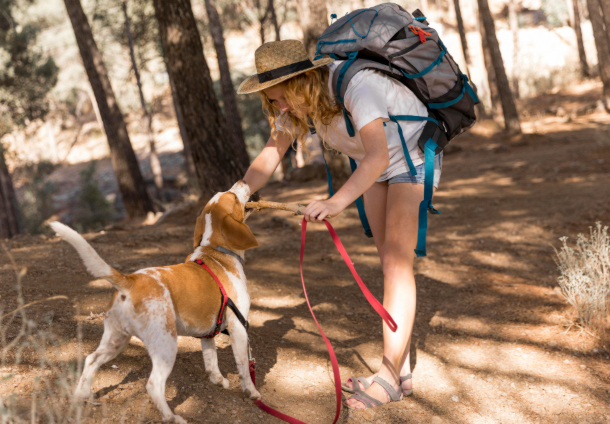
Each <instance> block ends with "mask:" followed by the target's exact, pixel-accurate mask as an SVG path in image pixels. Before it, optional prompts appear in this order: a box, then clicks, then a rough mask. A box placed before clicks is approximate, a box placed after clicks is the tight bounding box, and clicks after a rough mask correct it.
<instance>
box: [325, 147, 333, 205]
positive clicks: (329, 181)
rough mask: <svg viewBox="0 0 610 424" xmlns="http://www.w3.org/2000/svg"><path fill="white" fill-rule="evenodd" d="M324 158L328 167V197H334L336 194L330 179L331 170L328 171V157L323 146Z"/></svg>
mask: <svg viewBox="0 0 610 424" xmlns="http://www.w3.org/2000/svg"><path fill="white" fill-rule="evenodd" d="M322 158H323V159H324V166H326V178H327V179H328V195H329V197H333V196H334V195H335V192H334V191H333V182H332V180H331V178H330V169H328V162H326V156H324V146H322Z"/></svg>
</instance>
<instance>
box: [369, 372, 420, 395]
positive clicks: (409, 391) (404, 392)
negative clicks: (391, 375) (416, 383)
mask: <svg viewBox="0 0 610 424" xmlns="http://www.w3.org/2000/svg"><path fill="white" fill-rule="evenodd" d="M399 378H400V388H401V389H402V383H404V382H405V381H407V380H411V379H412V378H413V374H407V375H404V376H402V377H399ZM367 383H368V381H367ZM412 394H413V389H402V395H403V396H411V395H412Z"/></svg>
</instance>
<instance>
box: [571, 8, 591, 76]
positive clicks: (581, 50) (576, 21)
mask: <svg viewBox="0 0 610 424" xmlns="http://www.w3.org/2000/svg"><path fill="white" fill-rule="evenodd" d="M571 3H572V4H571V5H569V6H571V7H572V26H573V27H574V32H575V33H576V45H577V46H578V58H579V59H580V72H581V75H582V77H583V78H589V77H590V76H591V73H590V72H589V65H588V64H587V54H586V53H585V43H584V42H583V39H582V29H581V28H580V0H571Z"/></svg>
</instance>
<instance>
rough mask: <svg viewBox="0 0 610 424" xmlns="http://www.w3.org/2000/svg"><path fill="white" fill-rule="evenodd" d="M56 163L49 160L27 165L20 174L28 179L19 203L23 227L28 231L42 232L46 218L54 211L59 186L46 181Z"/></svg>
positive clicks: (32, 232)
mask: <svg viewBox="0 0 610 424" xmlns="http://www.w3.org/2000/svg"><path fill="white" fill-rule="evenodd" d="M55 168H56V165H54V164H52V163H51V162H48V161H42V162H39V163H32V164H27V165H25V166H24V167H23V168H22V169H21V170H20V171H19V174H20V175H21V176H22V177H23V178H24V179H25V180H26V181H27V182H26V183H25V184H24V192H23V202H22V203H21V204H20V205H19V208H20V210H21V218H22V220H23V228H24V230H25V231H26V232H27V233H30V234H40V233H42V232H43V231H44V230H45V226H44V225H43V224H44V222H45V220H47V219H48V218H50V217H51V216H52V215H53V214H54V213H55V209H54V207H53V195H54V194H55V192H56V191H57V187H56V186H55V184H54V183H52V182H50V181H45V179H46V177H47V176H48V175H49V174H51V173H52V172H53V171H54V170H55Z"/></svg>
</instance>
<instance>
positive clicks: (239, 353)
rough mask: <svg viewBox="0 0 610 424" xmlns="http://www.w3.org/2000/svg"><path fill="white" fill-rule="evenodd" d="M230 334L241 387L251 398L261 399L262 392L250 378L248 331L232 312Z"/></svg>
mask: <svg viewBox="0 0 610 424" xmlns="http://www.w3.org/2000/svg"><path fill="white" fill-rule="evenodd" d="M228 327H229V334H230V337H231V348H232V349H233V355H234V356H235V363H236V364H237V373H238V374H239V380H240V381H241V389H242V391H243V392H244V393H245V394H246V396H248V397H249V398H250V399H260V398H261V394H260V393H259V392H258V390H256V387H255V386H254V383H252V379H251V378H250V364H249V362H248V333H247V332H246V329H245V328H244V326H243V325H242V324H241V323H240V322H239V320H238V319H237V318H236V317H235V316H234V315H233V314H231V317H230V318H229V324H228Z"/></svg>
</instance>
